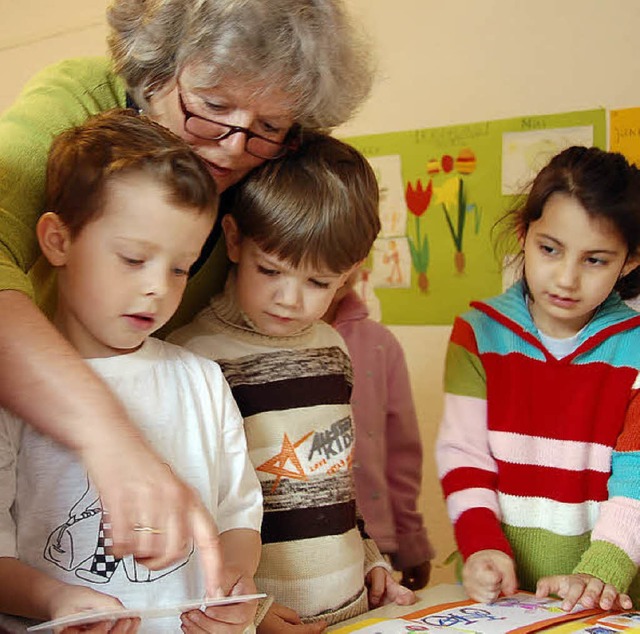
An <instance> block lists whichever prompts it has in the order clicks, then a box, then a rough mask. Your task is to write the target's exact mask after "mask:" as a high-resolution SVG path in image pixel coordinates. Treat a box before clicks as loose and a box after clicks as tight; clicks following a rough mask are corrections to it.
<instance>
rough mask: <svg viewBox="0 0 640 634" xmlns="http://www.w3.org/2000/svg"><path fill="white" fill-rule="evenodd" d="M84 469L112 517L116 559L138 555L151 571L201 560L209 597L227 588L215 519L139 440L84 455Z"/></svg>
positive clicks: (114, 443) (189, 489) (129, 439)
mask: <svg viewBox="0 0 640 634" xmlns="http://www.w3.org/2000/svg"><path fill="white" fill-rule="evenodd" d="M82 459H83V461H84V463H85V464H86V465H87V466H88V468H89V472H90V476H91V479H92V480H93V482H94V483H95V485H96V487H97V489H98V490H99V491H100V493H101V496H102V502H103V505H104V507H105V509H107V510H108V511H109V515H110V520H111V530H112V537H113V552H114V555H115V556H116V557H122V556H124V555H126V554H129V553H131V554H133V555H134V557H135V558H136V559H137V560H138V561H140V562H141V563H142V564H144V565H145V566H146V567H147V568H150V569H152V570H158V569H161V568H165V567H167V566H169V565H170V564H172V563H174V562H175V561H178V560H180V559H182V558H184V557H185V556H187V555H188V554H189V551H190V550H191V545H192V541H193V543H194V544H195V547H196V549H197V551H198V554H199V556H200V560H201V565H202V569H203V571H204V576H205V584H206V594H207V596H212V597H215V596H218V595H219V594H220V589H221V587H222V555H221V547H220V540H219V537H218V531H217V528H216V525H215V523H214V521H213V518H212V517H211V515H210V514H209V513H208V511H207V510H206V509H205V507H204V506H203V504H202V502H201V501H200V499H199V497H198V496H197V494H196V493H195V492H194V491H193V490H192V489H191V488H190V487H188V486H187V485H186V484H185V483H183V482H182V481H181V480H179V479H178V478H177V477H176V476H175V474H174V473H173V472H172V471H171V469H170V468H169V466H168V465H166V464H164V463H162V462H161V461H160V459H159V458H158V456H157V455H156V454H155V452H153V451H152V450H151V449H150V448H149V447H148V446H147V445H146V443H145V442H144V441H143V440H142V439H140V438H138V437H133V438H128V439H125V440H124V442H115V441H114V440H113V439H112V440H111V442H110V443H109V445H105V444H102V447H101V448H100V449H98V448H96V449H95V450H93V451H86V450H85V451H84V452H83V455H82Z"/></svg>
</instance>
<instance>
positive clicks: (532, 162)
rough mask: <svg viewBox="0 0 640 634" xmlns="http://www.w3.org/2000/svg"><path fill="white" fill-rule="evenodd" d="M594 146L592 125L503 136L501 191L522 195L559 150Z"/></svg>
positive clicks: (509, 133) (512, 133) (507, 133)
mask: <svg viewBox="0 0 640 634" xmlns="http://www.w3.org/2000/svg"><path fill="white" fill-rule="evenodd" d="M572 145H584V146H587V147H590V146H592V145H593V126H575V127H571V128H548V129H543V130H527V131H525V132H505V133H504V134H503V135H502V193H503V194H504V195H505V196H506V195H512V194H514V195H518V194H522V193H523V192H524V191H525V190H526V188H527V187H528V186H529V185H530V184H531V182H532V181H533V179H534V177H535V175H536V174H537V173H538V172H539V171H540V170H541V169H542V168H543V167H544V166H545V165H546V164H547V163H548V162H549V160H550V159H551V158H552V157H553V156H554V155H556V154H558V152H561V151H562V150H564V149H566V148H568V147H570V146H572Z"/></svg>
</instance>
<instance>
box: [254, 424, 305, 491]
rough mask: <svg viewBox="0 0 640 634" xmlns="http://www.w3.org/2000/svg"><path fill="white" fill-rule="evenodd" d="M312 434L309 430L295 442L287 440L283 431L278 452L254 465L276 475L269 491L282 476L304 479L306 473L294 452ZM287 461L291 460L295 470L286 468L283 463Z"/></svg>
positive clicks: (273, 488) (276, 484) (275, 487)
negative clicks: (258, 464) (280, 447)
mask: <svg viewBox="0 0 640 634" xmlns="http://www.w3.org/2000/svg"><path fill="white" fill-rule="evenodd" d="M311 434H313V432H312V431H310V432H309V433H308V434H306V435H305V436H303V437H302V438H300V440H298V441H297V442H296V443H295V444H294V443H292V442H291V441H290V440H289V436H287V434H286V433H285V435H284V438H283V439H282V449H281V450H280V453H279V454H277V455H275V456H274V457H273V458H269V460H267V461H266V462H263V463H262V464H261V465H260V466H258V467H256V471H264V472H265V473H272V474H273V475H275V476H276V481H275V482H274V484H273V487H271V493H273V492H274V491H275V490H276V489H277V488H278V485H279V484H280V480H282V478H283V477H288V478H291V479H293V480H306V479H307V474H306V473H305V472H304V469H303V468H302V465H301V464H300V460H299V459H298V456H297V454H296V449H297V448H298V447H299V446H300V445H301V444H302V443H303V442H304V441H305V440H306V439H307V438H309V436H311ZM288 461H291V462H292V464H293V466H294V467H295V471H292V470H291V469H287V468H286V467H285V465H286V464H287V462H288Z"/></svg>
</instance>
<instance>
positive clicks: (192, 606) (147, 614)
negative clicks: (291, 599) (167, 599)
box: [27, 593, 267, 632]
mask: <svg viewBox="0 0 640 634" xmlns="http://www.w3.org/2000/svg"><path fill="white" fill-rule="evenodd" d="M266 596H267V595H266V594H264V593H260V594H239V595H232V596H228V597H219V598H217V599H201V600H200V601H187V602H184V603H176V604H174V605H168V606H163V607H156V608H144V609H141V610H129V609H126V608H122V609H116V610H103V611H92V612H78V613H77V614H70V615H68V616H63V617H61V618H59V619H54V620H53V621H47V622H46V623H39V624H38V625H32V626H31V627H29V628H27V632H41V631H44V630H50V629H53V628H54V627H61V626H70V625H86V624H89V623H98V622H99V621H116V620H118V619H126V618H132V617H140V618H142V619H152V618H157V617H161V616H171V615H174V614H182V613H183V612H188V611H189V610H198V609H200V608H203V607H204V608H208V607H211V606H214V605H216V606H217V605H231V604H232V603H244V602H246V601H253V600H254V599H263V598H264V597H266Z"/></svg>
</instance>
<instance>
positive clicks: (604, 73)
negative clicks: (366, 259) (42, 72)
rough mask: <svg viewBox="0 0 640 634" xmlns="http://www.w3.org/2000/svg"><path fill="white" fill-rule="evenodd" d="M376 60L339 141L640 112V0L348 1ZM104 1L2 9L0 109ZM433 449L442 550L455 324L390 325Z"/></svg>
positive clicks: (85, 38)
mask: <svg viewBox="0 0 640 634" xmlns="http://www.w3.org/2000/svg"><path fill="white" fill-rule="evenodd" d="M347 2H348V4H349V5H350V7H351V8H352V10H353V11H354V12H355V13H356V14H357V15H358V17H359V19H360V20H361V22H362V23H363V25H364V26H365V28H366V29H367V30H368V31H369V32H370V34H371V37H372V40H373V42H374V44H375V46H376V47H377V50H378V57H379V79H378V82H377V84H376V87H375V90H374V93H373V95H372V98H371V100H370V101H369V102H368V103H367V104H366V106H365V107H364V108H363V109H362V111H361V112H360V113H359V114H358V116H357V117H356V118H355V119H354V120H353V121H351V122H350V123H349V124H348V125H345V126H344V127H342V128H340V129H339V130H338V131H337V133H338V135H339V136H349V135H359V134H371V133H377V132H393V131H399V130H407V129H416V128H424V127H431V126H440V125H448V124H456V123H466V122H470V121H479V120H487V119H497V118H503V117H512V116H517V115H524V114H547V113H552V112H564V111H570V110H578V109H587V108H594V107H599V106H602V107H607V108H614V107H626V106H640V81H639V80H640V54H638V53H639V51H638V45H637V33H638V32H640V3H639V2H637V0H467V1H463V0H457V1H454V0H448V1H447V0H440V1H439V2H437V1H435V0H393V1H389V0H347ZM103 13H104V2H102V1H101V0H57V1H56V2H54V3H48V2H45V1H44V0H20V1H19V2H16V1H15V0H0V15H2V20H1V22H0V68H2V69H3V70H2V75H3V83H2V86H0V110H1V109H3V108H4V107H6V106H7V105H8V104H9V103H10V102H11V100H12V99H13V97H14V96H15V94H16V93H17V91H18V90H19V88H20V86H21V85H22V84H23V83H24V81H26V79H27V78H28V77H29V76H30V75H31V74H32V73H33V72H34V71H35V70H37V69H38V68H40V67H41V66H43V65H44V64H45V63H48V62H51V61H55V60H57V59H61V58H64V57H69V56H75V55H91V54H100V53H102V52H103V51H104V49H105V47H104V37H105V33H106V29H105V27H104V19H103ZM393 331H394V332H395V334H396V335H397V336H398V338H399V339H400V341H401V343H402V344H403V346H404V349H405V351H406V354H407V359H408V362H409V366H410V370H411V376H412V384H413V389H414V394H415V400H416V405H417V409H418V413H419V416H420V421H421V426H422V432H423V440H424V445H425V469H424V481H423V484H424V487H423V496H422V509H423V511H424V514H425V517H426V518H427V524H428V526H429V528H430V531H431V534H432V537H433V541H434V543H435V545H436V547H437V548H438V551H439V552H438V558H437V559H436V566H435V569H434V573H433V581H434V582H439V581H447V580H450V579H451V578H452V577H451V570H450V569H449V568H444V567H443V566H442V560H443V559H444V558H445V557H446V555H447V554H448V553H449V552H451V550H453V540H452V537H451V531H450V528H449V525H448V520H447V518H446V514H445V511H444V505H443V503H442V501H441V495H440V491H439V488H438V485H437V479H436V475H435V467H434V464H433V459H432V447H433V439H434V434H435V431H436V428H437V425H438V421H439V418H440V415H441V410H442V395H441V374H442V364H443V358H444V352H445V347H446V342H447V337H448V334H449V328H448V327H394V328H393Z"/></svg>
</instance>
